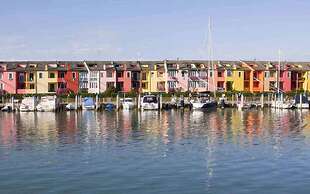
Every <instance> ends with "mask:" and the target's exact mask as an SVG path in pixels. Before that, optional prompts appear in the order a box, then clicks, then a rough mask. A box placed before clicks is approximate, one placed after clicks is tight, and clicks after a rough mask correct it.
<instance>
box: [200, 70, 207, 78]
mask: <svg viewBox="0 0 310 194" xmlns="http://www.w3.org/2000/svg"><path fill="white" fill-rule="evenodd" d="M199 77H201V78H206V77H207V72H206V71H199Z"/></svg>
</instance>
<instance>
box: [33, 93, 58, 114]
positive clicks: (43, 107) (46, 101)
mask: <svg viewBox="0 0 310 194" xmlns="http://www.w3.org/2000/svg"><path fill="white" fill-rule="evenodd" d="M59 106H60V99H59V98H57V97H56V96H43V97H41V99H40V101H39V103H38V105H37V111H39V112H52V111H55V110H56V109H57V108H59Z"/></svg>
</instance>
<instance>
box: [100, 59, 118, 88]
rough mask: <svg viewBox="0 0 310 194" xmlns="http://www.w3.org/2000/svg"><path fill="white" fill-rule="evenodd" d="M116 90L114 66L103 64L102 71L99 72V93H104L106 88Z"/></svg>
mask: <svg viewBox="0 0 310 194" xmlns="http://www.w3.org/2000/svg"><path fill="white" fill-rule="evenodd" d="M112 87H114V88H116V71H115V68H114V65H113V64H112V63H111V64H103V71H100V92H105V91H106V90H107V89H108V88H112Z"/></svg>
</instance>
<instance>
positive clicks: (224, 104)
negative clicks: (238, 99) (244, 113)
mask: <svg viewBox="0 0 310 194" xmlns="http://www.w3.org/2000/svg"><path fill="white" fill-rule="evenodd" d="M218 106H219V107H220V108H226V107H228V106H229V105H228V103H227V98H226V97H225V94H223V95H222V97H220V98H219V102H218Z"/></svg>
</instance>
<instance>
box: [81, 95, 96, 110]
mask: <svg viewBox="0 0 310 194" xmlns="http://www.w3.org/2000/svg"><path fill="white" fill-rule="evenodd" d="M82 109H83V110H94V109H95V102H94V99H93V98H92V97H85V98H83V102H82Z"/></svg>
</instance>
